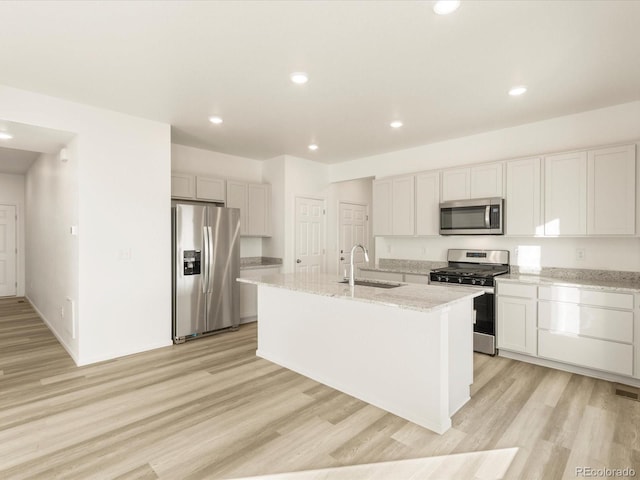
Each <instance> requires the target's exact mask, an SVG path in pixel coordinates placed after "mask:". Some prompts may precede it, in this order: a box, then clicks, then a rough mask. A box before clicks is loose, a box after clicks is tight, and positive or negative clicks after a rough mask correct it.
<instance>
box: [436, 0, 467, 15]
mask: <svg viewBox="0 0 640 480" xmlns="http://www.w3.org/2000/svg"><path fill="white" fill-rule="evenodd" d="M459 6H460V1H459V0H438V1H437V2H436V3H434V4H433V11H434V12H436V13H437V14H438V15H449V14H450V13H453V12H455V11H456V10H457V9H458V7H459Z"/></svg>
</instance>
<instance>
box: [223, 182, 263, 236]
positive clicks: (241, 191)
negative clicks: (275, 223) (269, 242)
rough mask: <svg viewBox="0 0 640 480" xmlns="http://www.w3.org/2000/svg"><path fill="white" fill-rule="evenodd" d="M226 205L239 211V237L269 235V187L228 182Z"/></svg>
mask: <svg viewBox="0 0 640 480" xmlns="http://www.w3.org/2000/svg"><path fill="white" fill-rule="evenodd" d="M226 205H227V207H229V208H239V209H240V235H242V236H250V237H268V236H270V235H271V185H269V184H265V183H247V182H240V181H236V180H229V181H228V182H227V202H226Z"/></svg>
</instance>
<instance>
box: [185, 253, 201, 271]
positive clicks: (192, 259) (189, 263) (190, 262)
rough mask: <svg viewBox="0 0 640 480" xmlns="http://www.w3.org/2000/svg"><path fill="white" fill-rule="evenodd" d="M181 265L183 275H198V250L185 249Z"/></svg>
mask: <svg viewBox="0 0 640 480" xmlns="http://www.w3.org/2000/svg"><path fill="white" fill-rule="evenodd" d="M182 266H183V271H184V274H185V275H200V250H185V251H184V254H183V256H182Z"/></svg>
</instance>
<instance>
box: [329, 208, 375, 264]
mask: <svg viewBox="0 0 640 480" xmlns="http://www.w3.org/2000/svg"><path fill="white" fill-rule="evenodd" d="M343 204H344V205H358V206H359V207H365V211H366V213H365V215H366V216H367V219H366V220H365V227H364V228H365V232H364V236H365V238H366V239H367V244H369V245H368V247H367V249H368V250H369V254H371V245H370V241H371V238H370V236H369V204H368V203H361V202H352V201H349V200H338V215H336V222H337V226H336V234H337V238H336V245H337V247H338V248H337V256H336V263H337V265H336V268H337V272H338V274H340V267H341V260H340V255H341V253H340V239H341V238H342V236H341V235H340V233H341V231H340V228H341V222H340V206H341V205H343ZM345 254H347V253H346V252H345ZM369 258H371V257H369Z"/></svg>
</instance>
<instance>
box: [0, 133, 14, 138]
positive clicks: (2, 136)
mask: <svg viewBox="0 0 640 480" xmlns="http://www.w3.org/2000/svg"><path fill="white" fill-rule="evenodd" d="M12 138H13V135H11V134H10V133H7V132H0V140H11V139H12Z"/></svg>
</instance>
